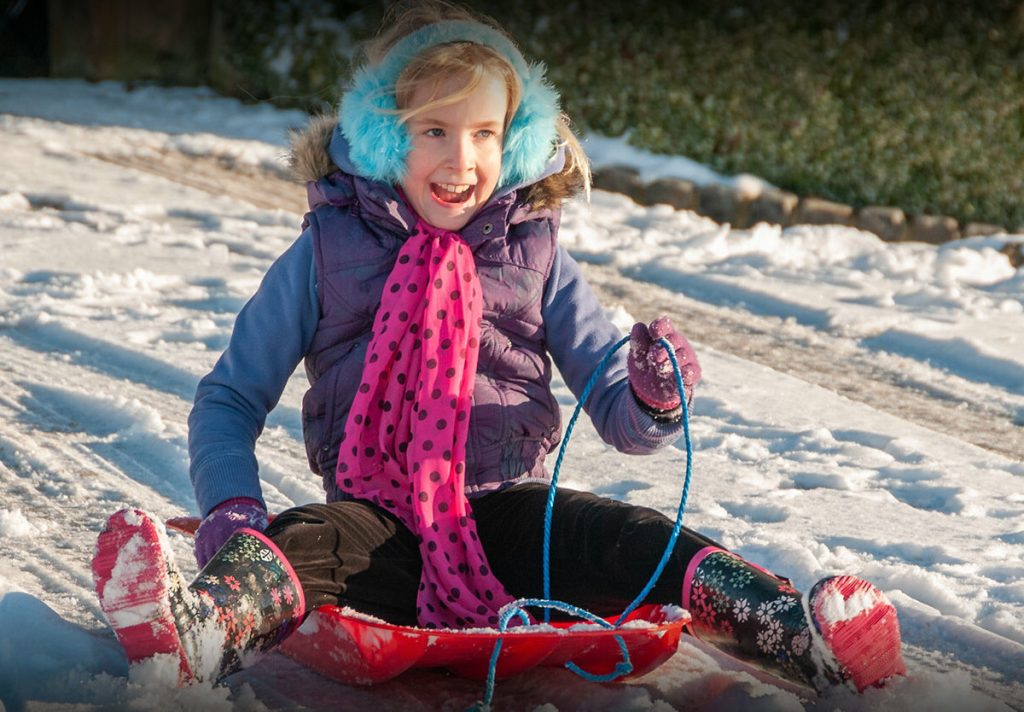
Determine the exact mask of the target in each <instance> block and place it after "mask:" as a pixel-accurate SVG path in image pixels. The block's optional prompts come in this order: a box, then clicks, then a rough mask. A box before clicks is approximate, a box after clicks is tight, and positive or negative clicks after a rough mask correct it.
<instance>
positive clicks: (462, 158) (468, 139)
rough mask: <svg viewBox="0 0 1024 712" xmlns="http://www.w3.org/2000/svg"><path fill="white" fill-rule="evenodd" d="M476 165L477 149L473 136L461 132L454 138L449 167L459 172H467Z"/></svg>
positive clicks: (450, 150)
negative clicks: (474, 145)
mask: <svg viewBox="0 0 1024 712" xmlns="http://www.w3.org/2000/svg"><path fill="white" fill-rule="evenodd" d="M475 165H476V151H475V149H474V147H473V137H472V135H469V134H459V135H458V136H455V137H453V138H452V141H451V144H450V146H449V151H448V167H449V168H450V169H452V170H454V171H457V172H459V173H467V172H469V171H471V170H472V169H473V168H474V166H475Z"/></svg>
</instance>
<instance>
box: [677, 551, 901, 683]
mask: <svg viewBox="0 0 1024 712" xmlns="http://www.w3.org/2000/svg"><path fill="white" fill-rule="evenodd" d="M683 607H684V608H686V609H688V610H689V612H690V614H691V615H692V616H693V623H692V624H691V633H692V634H693V635H694V636H695V637H697V638H699V639H700V640H703V641H705V642H707V643H710V644H712V645H714V646H715V647H717V648H719V649H720V650H722V651H724V652H726V653H728V654H730V655H732V656H733V657H735V658H738V659H740V660H744V661H747V662H750V663H753V664H755V665H758V666H759V667H763V668H765V669H767V670H768V671H770V672H772V673H774V674H777V675H779V676H781V677H783V678H786V679H788V680H792V681H794V682H797V683H799V684H802V685H807V686H810V687H812V688H814V689H816V690H818V691H823V690H825V689H826V688H828V687H830V686H832V685H842V684H850V683H852V684H853V685H854V686H855V687H856V688H857V690H858V691H863V690H864V689H866V688H868V687H872V686H879V685H881V684H882V683H883V682H884V681H885V680H887V679H888V678H890V677H892V676H894V675H903V674H905V673H906V668H905V667H904V664H903V658H902V655H901V654H900V634H899V624H898V622H897V619H896V610H895V608H894V607H893V606H892V604H891V603H890V602H889V600H888V599H887V598H886V597H885V595H884V594H883V593H882V592H881V591H879V590H878V589H877V588H875V587H874V586H872V585H871V584H870V583H868V582H867V581H864V580H862V579H858V578H856V577H853V576H834V577H830V578H826V579H822V580H821V581H819V582H818V583H817V584H815V585H814V587H813V588H812V589H811V593H810V594H809V595H808V596H806V597H804V596H802V595H801V594H800V592H798V591H797V590H796V589H795V588H793V586H792V584H791V583H790V581H789V580H787V579H784V578H781V577H778V576H775V575H773V574H771V573H769V572H768V571H765V570H764V569H762V568H760V567H758V566H756V565H754V564H751V563H749V562H747V561H744V560H743V559H742V558H740V557H739V556H737V555H736V554H733V553H731V552H727V551H724V550H723V549H719V548H717V547H708V548H706V549H703V550H702V551H700V552H699V553H698V554H697V555H696V556H695V557H694V558H693V560H692V561H691V562H690V565H689V566H688V568H687V572H686V578H685V579H684V582H683Z"/></svg>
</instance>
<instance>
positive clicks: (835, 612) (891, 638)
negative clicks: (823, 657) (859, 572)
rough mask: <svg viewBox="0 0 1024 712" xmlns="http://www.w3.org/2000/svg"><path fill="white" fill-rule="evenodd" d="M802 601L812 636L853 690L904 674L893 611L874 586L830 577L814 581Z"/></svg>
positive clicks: (851, 578)
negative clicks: (805, 602) (805, 603)
mask: <svg viewBox="0 0 1024 712" xmlns="http://www.w3.org/2000/svg"><path fill="white" fill-rule="evenodd" d="M807 601H808V613H809V615H810V619H811V621H813V623H814V627H815V629H816V633H817V634H818V635H819V636H820V637H821V641H822V642H823V643H824V646H825V648H827V650H828V652H829V653H830V654H831V656H832V658H833V659H834V660H835V661H836V662H837V663H838V665H839V668H840V669H841V671H842V674H843V677H845V678H847V679H849V680H850V681H851V682H853V684H854V685H855V686H856V688H857V690H858V692H863V691H864V690H866V689H867V688H869V687H880V686H881V685H882V684H883V683H884V682H885V681H886V680H888V679H889V678H891V677H893V676H896V675H905V674H906V672H907V670H906V666H905V664H904V662H903V656H902V655H901V654H900V628H899V621H898V620H897V617H896V609H895V607H893V605H892V603H890V602H889V599H888V598H886V596H885V594H884V593H882V592H881V591H880V590H878V589H877V588H876V587H875V586H873V585H872V584H870V583H869V582H867V581H864V580H863V579H859V578H857V577H855V576H833V577H830V578H826V579H822V580H821V581H819V582H818V583H816V584H815V585H814V587H813V588H812V589H811V592H810V594H809V595H808V597H807Z"/></svg>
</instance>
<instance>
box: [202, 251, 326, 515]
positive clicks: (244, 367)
mask: <svg viewBox="0 0 1024 712" xmlns="http://www.w3.org/2000/svg"><path fill="white" fill-rule="evenodd" d="M316 288H317V285H316V271H315V268H314V263H313V241H312V237H311V235H310V233H309V232H308V231H306V232H304V233H303V234H302V235H301V236H300V237H299V239H298V240H296V241H295V242H294V243H293V244H292V246H291V247H289V249H288V250H287V251H285V253H284V254H282V255H281V256H280V257H279V258H278V259H277V260H276V261H275V262H274V264H273V265H271V267H270V269H269V270H268V271H267V273H266V275H265V276H264V277H263V281H262V282H261V283H260V286H259V289H257V291H256V293H255V294H254V295H253V296H252V298H251V299H249V301H248V302H247V303H246V304H245V306H244V307H242V310H241V311H240V312H239V313H238V317H237V318H236V319H235V326H234V330H233V331H232V334H231V339H230V341H229V342H228V346H227V348H226V349H225V350H224V353H223V354H222V355H221V357H220V359H219V360H218V361H217V363H216V365H214V367H213V370H212V371H210V373H209V374H207V375H206V376H205V377H204V378H203V379H202V380H201V381H200V382H199V386H198V388H197V389H196V397H195V402H194V404H193V406H192V412H191V413H190V414H189V417H188V426H189V432H188V449H189V457H190V461H191V465H190V468H189V475H190V476H191V478H192V486H193V488H194V489H195V494H196V502H197V504H198V507H199V514H200V515H201V516H204V517H205V516H206V515H207V514H208V513H209V511H210V510H211V509H213V508H214V507H215V506H217V505H218V504H220V503H221V502H223V501H224V500H227V499H231V498H232V497H252V498H253V499H256V500H259V501H260V502H262V501H263V496H262V489H261V487H260V480H259V469H258V465H257V462H256V454H255V446H256V439H257V438H258V437H259V435H260V433H261V432H262V431H263V425H264V423H265V422H266V419H267V414H268V413H269V412H270V411H271V410H272V409H273V408H274V406H276V405H277V402H278V400H279V399H280V397H281V393H282V392H283V391H284V387H285V384H286V383H287V382H288V379H289V377H291V375H292V373H293V372H294V371H295V368H296V366H297V365H298V364H299V362H300V361H301V360H302V357H303V355H304V354H305V353H306V352H307V351H308V349H309V346H310V343H311V342H312V339H313V334H314V332H315V331H316V326H317V322H318V321H319V318H320V307H319V302H318V300H317V294H316Z"/></svg>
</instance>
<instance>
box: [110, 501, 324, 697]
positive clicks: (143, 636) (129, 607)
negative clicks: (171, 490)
mask: <svg viewBox="0 0 1024 712" xmlns="http://www.w3.org/2000/svg"><path fill="white" fill-rule="evenodd" d="M92 571H93V579H94V581H95V584H96V592H97V594H98V596H99V601H100V607H101V608H102V610H103V613H104V615H105V616H106V618H107V621H108V622H109V623H110V625H111V627H112V628H113V629H114V633H115V634H116V635H117V638H118V641H119V642H120V643H121V645H122V647H123V648H124V650H125V653H126V654H127V656H128V662H129V663H135V662H139V661H142V660H149V659H151V658H154V657H155V656H158V655H170V656H173V658H172V659H175V660H176V662H177V665H178V681H179V684H187V683H189V682H191V681H196V682H202V681H208V682H213V683H216V682H218V681H220V680H221V679H222V678H224V677H225V676H227V675H229V674H231V673H232V672H235V671H236V670H239V669H241V668H243V667H249V666H250V665H251V664H252V663H254V662H255V661H256V660H257V659H259V657H260V656H261V654H262V653H263V652H265V651H268V650H270V649H271V648H273V647H274V646H276V645H277V644H278V643H280V642H281V641H283V640H284V639H285V638H286V637H287V636H288V634H289V633H290V632H291V631H292V630H294V629H295V628H296V627H297V626H298V624H299V623H300V622H301V620H302V618H303V615H304V613H305V601H304V597H303V593H302V587H301V586H300V585H299V581H298V578H297V577H296V575H295V572H294V571H293V570H292V568H291V565H290V564H289V563H288V561H287V560H286V559H285V558H284V556H283V555H282V554H281V552H280V550H279V549H278V548H277V547H276V546H275V545H274V543H273V542H272V541H270V539H268V538H267V537H266V536H264V535H263V534H262V533H260V532H257V531H255V530H251V529H241V530H239V531H238V532H236V533H235V534H234V535H232V537H231V538H230V539H228V541H227V542H226V543H225V544H224V546H222V547H221V549H220V550H219V551H218V552H217V553H216V554H214V556H213V558H212V559H210V561H209V562H208V563H207V564H206V566H205V567H204V568H203V570H202V571H200V572H199V575H198V576H197V577H196V580H195V581H193V582H192V583H191V584H186V583H185V582H184V580H183V579H182V577H181V574H180V572H179V571H178V568H177V566H176V565H175V563H174V556H173V552H172V551H171V548H170V544H169V542H168V540H167V537H166V534H165V532H164V528H163V526H162V525H161V524H160V523H159V522H158V521H157V520H156V519H155V518H154V517H153V516H152V515H150V514H147V513H146V512H143V511H140V510H137V509H124V510H121V511H120V512H117V513H116V514H114V515H113V516H111V517H110V519H108V520H107V523H106V526H105V527H104V529H103V531H102V532H101V533H100V536H99V539H98V541H97V543H96V549H95V553H94V556H93V560H92Z"/></svg>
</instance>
